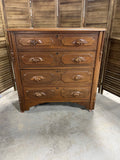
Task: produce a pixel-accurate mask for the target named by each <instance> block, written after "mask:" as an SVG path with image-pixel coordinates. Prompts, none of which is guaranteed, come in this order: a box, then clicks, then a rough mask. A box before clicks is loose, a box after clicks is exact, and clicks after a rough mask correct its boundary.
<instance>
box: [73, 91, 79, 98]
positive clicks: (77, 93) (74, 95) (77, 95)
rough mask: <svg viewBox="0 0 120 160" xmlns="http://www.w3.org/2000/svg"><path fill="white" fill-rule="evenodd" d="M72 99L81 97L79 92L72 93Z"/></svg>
mask: <svg viewBox="0 0 120 160" xmlns="http://www.w3.org/2000/svg"><path fill="white" fill-rule="evenodd" d="M71 95H72V96H73V97H79V96H80V95H81V92H80V91H74V92H72V94H71Z"/></svg>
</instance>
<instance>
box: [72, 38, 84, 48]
mask: <svg viewBox="0 0 120 160" xmlns="http://www.w3.org/2000/svg"><path fill="white" fill-rule="evenodd" d="M86 43H87V41H86V40H84V39H79V40H75V41H73V44H74V45H75V46H81V45H84V44H86Z"/></svg>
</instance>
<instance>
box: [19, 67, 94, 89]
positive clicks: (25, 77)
mask: <svg viewBox="0 0 120 160" xmlns="http://www.w3.org/2000/svg"><path fill="white" fill-rule="evenodd" d="M92 74H93V71H92V70H86V69H82V70H81V71H80V69H79V70H78V69H76V70H74V69H72V70H22V71H21V76H22V82H23V85H24V86H28V87H29V86H34V87H38V86H43V85H44V86H46V85H47V86H71V85H72V86H75V85H77V86H78V85H80V86H85V85H90V84H91V81H92Z"/></svg>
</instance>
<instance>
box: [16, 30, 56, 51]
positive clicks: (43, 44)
mask: <svg viewBox="0 0 120 160" xmlns="http://www.w3.org/2000/svg"><path fill="white" fill-rule="evenodd" d="M16 42H17V48H18V50H29V51H31V50H32V51H34V50H39V49H48V48H49V49H50V48H51V49H52V48H57V45H58V44H57V36H56V34H42V33H41V34H37V33H24V34H22V33H21V34H16Z"/></svg>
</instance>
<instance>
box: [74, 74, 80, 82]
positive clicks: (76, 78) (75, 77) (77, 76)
mask: <svg viewBox="0 0 120 160" xmlns="http://www.w3.org/2000/svg"><path fill="white" fill-rule="evenodd" d="M81 78H82V76H81V75H76V76H74V77H73V79H74V80H75V81H77V80H80V79H81Z"/></svg>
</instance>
